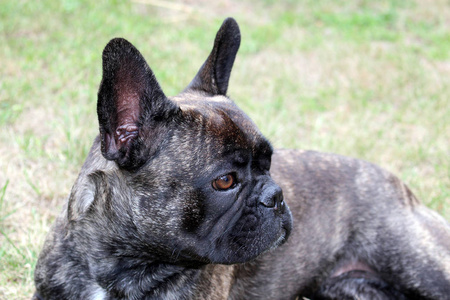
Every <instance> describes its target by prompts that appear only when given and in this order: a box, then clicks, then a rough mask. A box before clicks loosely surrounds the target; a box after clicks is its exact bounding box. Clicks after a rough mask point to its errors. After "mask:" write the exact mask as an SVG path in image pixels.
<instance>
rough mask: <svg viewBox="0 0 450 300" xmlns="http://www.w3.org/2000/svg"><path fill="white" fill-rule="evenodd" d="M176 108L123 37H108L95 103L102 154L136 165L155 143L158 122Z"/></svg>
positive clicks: (136, 51) (131, 167)
mask: <svg viewBox="0 0 450 300" xmlns="http://www.w3.org/2000/svg"><path fill="white" fill-rule="evenodd" d="M176 110H177V106H176V105H175V104H174V103H173V102H172V101H170V100H169V99H167V98H166V96H165V95H164V93H163V91H162V90H161V88H160V86H159V84H158V82H157V81H156V78H155V76H154V74H153V72H152V70H151V69H150V68H149V66H148V65H147V63H146V62H145V59H144V58H143V57H142V55H141V54H140V53H139V51H138V50H137V49H136V48H135V47H134V46H133V45H132V44H131V43H129V42H128V41H127V40H125V39H121V38H116V39H113V40H111V41H110V42H109V43H108V44H107V45H106V47H105V50H103V78H102V82H101V83H100V88H99V91H98V103H97V114H98V120H99V125H100V137H101V149H102V154H103V156H104V157H105V158H106V159H109V160H114V161H116V162H117V163H118V165H119V166H120V167H123V168H127V169H133V168H136V167H139V166H140V165H141V164H142V163H143V162H144V161H145V159H148V155H149V153H150V152H151V149H152V148H154V147H156V146H157V145H156V143H157V140H158V136H157V132H158V128H157V127H158V126H159V122H162V121H165V120H168V119H169V118H170V117H171V116H172V115H173V114H174V113H175V112H176ZM149 139H150V140H151V141H149Z"/></svg>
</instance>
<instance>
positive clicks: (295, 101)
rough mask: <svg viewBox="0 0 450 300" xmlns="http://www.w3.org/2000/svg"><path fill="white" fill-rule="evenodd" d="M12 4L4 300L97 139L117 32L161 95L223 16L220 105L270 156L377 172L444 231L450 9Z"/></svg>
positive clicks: (4, 166) (1, 134)
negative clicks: (254, 128) (229, 36)
mask: <svg viewBox="0 0 450 300" xmlns="http://www.w3.org/2000/svg"><path fill="white" fill-rule="evenodd" d="M189 3H190V4H189V5H187V4H183V3H182V2H169V1H156V0H135V1H131V2H122V1H96V2H95V4H94V2H93V1H92V2H90V1H83V0H65V1H11V0H5V1H3V2H2V5H1V6H0V44H1V45H2V46H0V61H1V66H2V67H1V68H0V128H1V130H0V170H2V171H1V173H0V299H29V298H30V295H31V294H32V292H33V282H32V274H33V269H34V266H35V263H36V259H37V255H38V253H39V251H40V248H41V246H42V243H43V240H44V237H45V234H46V232H47V231H48V230H49V227H50V226H51V223H52V221H53V220H54V218H55V216H56V215H57V214H58V213H59V211H60V209H61V207H62V204H63V203H64V201H65V197H66V196H67V195H68V193H69V190H70V188H71V185H72V184H73V182H74V180H75V178H76V176H77V173H78V171H79V169H80V167H81V164H82V163H83V161H84V159H85V157H86V155H87V153H88V151H89V147H90V145H91V143H92V140H93V138H94V137H95V135H96V134H97V130H98V129H97V128H98V127H97V126H98V125H97V119H96V118H97V117H96V114H95V108H96V92H97V88H98V84H99V82H100V79H101V52H102V50H103V47H104V46H105V45H106V43H107V42H108V41H109V40H110V39H111V38H113V37H116V36H122V37H125V38H127V39H128V40H129V41H131V42H132V43H134V44H135V45H136V46H137V47H138V48H139V49H140V50H141V51H142V53H143V54H144V56H145V57H146V58H147V61H148V62H149V65H150V66H151V67H152V69H153V71H154V72H155V74H156V76H157V78H158V80H159V82H160V84H161V86H162V87H163V89H164V90H165V93H166V94H167V95H174V94H176V93H178V92H179V91H180V90H182V89H183V88H184V87H185V85H186V84H187V83H189V81H190V80H191V79H192V77H193V76H194V74H195V73H196V71H197V70H198V68H199V67H200V65H201V64H202V63H203V60H204V59H205V58H206V56H207V55H208V53H209V50H210V48H211V46H212V42H213V38H214V35H215V33H216V30H217V29H218V28H219V26H220V24H221V22H222V20H223V19H224V18H225V17H227V16H233V17H235V18H236V19H237V20H238V22H239V24H240V26H241V30H242V45H241V49H240V52H239V54H238V58H237V60H236V62H235V68H234V71H233V73H232V78H231V83H230V88H229V94H230V95H231V97H232V98H234V99H235V101H236V102H237V103H238V104H239V105H240V107H241V108H243V109H244V110H245V111H246V112H247V113H248V114H249V115H250V116H251V117H252V118H253V119H254V120H255V122H256V123H257V124H258V125H259V126H260V128H261V130H262V132H263V133H265V134H266V135H267V136H268V138H269V139H270V140H271V141H272V142H273V144H274V145H275V146H276V147H285V148H307V149H316V150H320V151H326V152H335V153H340V154H344V155H348V156H354V157H358V158H361V159H365V160H369V161H372V162H374V163H377V164H379V165H381V166H383V167H385V168H387V169H388V170H390V171H392V172H393V173H395V174H397V175H398V176H399V177H400V178H402V179H403V180H404V181H405V182H406V183H407V184H408V185H409V186H410V187H411V189H412V190H413V191H414V193H415V194H416V195H417V196H418V197H419V198H421V199H422V200H423V201H424V202H425V203H426V204H427V205H428V206H430V207H431V208H433V209H435V210H437V211H438V212H439V213H441V214H442V215H444V216H445V217H446V218H447V219H450V205H449V199H450V145H449V141H450V100H449V99H450V85H449V84H448V80H449V78H450V23H449V22H448V20H450V9H449V8H450V7H449V4H448V2H447V1H445V0H430V1H426V2H425V1H419V0H417V1H413V0H405V1H396V0H391V1H389V0H382V1H364V0H359V1H356V0H354V1H341V0H340V1H331V0H317V1H313V0H306V1H288V0H286V1H256V0H253V1H246V2H243V3H242V1H235V0H223V1H216V2H213V3H210V2H207V1H204V0H196V1H190V2H189Z"/></svg>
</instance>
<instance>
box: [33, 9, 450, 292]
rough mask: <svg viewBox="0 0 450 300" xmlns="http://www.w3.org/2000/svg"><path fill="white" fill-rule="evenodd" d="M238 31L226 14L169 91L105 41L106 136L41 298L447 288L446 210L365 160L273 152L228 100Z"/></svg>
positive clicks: (128, 49)
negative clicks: (205, 49)
mask: <svg viewBox="0 0 450 300" xmlns="http://www.w3.org/2000/svg"><path fill="white" fill-rule="evenodd" d="M240 40H241V36H240V31H239V27H238V24H237V23H236V21H235V20H234V19H232V18H228V19H226V20H225V21H224V22H223V24H222V26H221V28H220V29H219V31H218V33H217V35H216V38H215V41H214V46H213V49H212V51H211V53H210V55H209V56H208V58H207V60H206V61H205V63H204V64H203V65H202V66H201V68H200V69H199V71H198V73H197V75H196V76H195V78H194V79H193V80H192V82H191V83H190V84H189V85H188V86H187V88H186V89H185V90H184V91H182V92H181V93H180V94H179V95H177V96H175V97H166V96H165V95H164V93H163V91H162V89H161V87H160V86H159V84H158V82H157V80H156V78H155V75H154V74H153V72H152V71H151V69H150V68H149V66H148V65H147V63H146V61H145V60H144V58H143V57H142V55H141V54H140V53H139V51H138V50H137V49H136V48H135V47H134V46H133V45H132V44H131V43H129V42H128V41H126V40H124V39H121V38H116V39H113V40H111V41H110V42H109V43H108V44H107V46H106V47H105V49H104V51H103V56H102V59H103V78H102V81H101V83H100V88H99V92H98V104H97V113H98V120H99V131H100V132H99V135H98V137H97V138H96V139H95V141H94V143H93V146H92V148H91V150H90V153H89V155H88V157H87V159H86V162H85V163H84V165H83V167H82V169H81V172H80V175H79V177H78V179H77V180H76V182H75V184H74V186H73V188H72V190H71V193H70V195H69V197H68V201H67V203H66V205H65V207H64V209H63V212H62V214H61V215H60V216H59V217H58V218H57V220H56V221H55V224H54V225H53V227H52V229H51V232H50V233H49V235H48V237H47V239H46V242H45V244H44V247H43V250H42V252H41V254H40V256H39V260H38V262H37V266H36V270H35V284H36V293H35V294H34V296H33V299H38V300H44V299H45V300H50V299H92V300H106V299H441V300H442V299H450V226H449V224H448V223H447V221H446V220H445V219H444V218H443V217H441V216H439V215H438V214H437V213H435V212H433V211H431V210H430V209H428V208H426V207H425V206H424V205H422V204H420V202H419V201H418V200H417V198H416V197H415V196H414V195H413V193H412V192H411V191H410V190H409V188H408V187H407V186H406V185H405V184H404V183H402V182H401V181H400V180H399V179H398V178H397V177H395V176H393V175H392V174H390V173H388V172H387V171H384V170H383V169H381V168H379V167H377V166H375V165H373V164H371V163H368V162H364V161H361V160H356V159H352V158H348V157H344V156H339V155H335V154H326V153H319V152H314V151H299V150H273V148H272V146H271V144H270V143H269V142H268V140H267V139H266V138H265V137H264V136H263V135H262V134H261V133H260V131H259V130H258V128H257V127H256V125H255V124H254V123H253V122H252V121H251V120H250V119H249V118H248V117H247V116H246V115H245V113H244V112H242V111H241V110H240V109H239V108H238V107H237V106H236V105H235V104H234V102H233V101H232V100H230V98H228V97H227V96H226V94H227V89H228V82H229V78H230V74H231V69H232V66H233V63H234V60H235V57H236V53H237V51H238V49H239V45H240Z"/></svg>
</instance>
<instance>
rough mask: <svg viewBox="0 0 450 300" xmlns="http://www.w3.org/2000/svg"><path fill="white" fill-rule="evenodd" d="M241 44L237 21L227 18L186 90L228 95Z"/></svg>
mask: <svg viewBox="0 0 450 300" xmlns="http://www.w3.org/2000/svg"><path fill="white" fill-rule="evenodd" d="M240 44H241V33H240V31H239V26H238V24H237V22H236V21H235V20H234V19H232V18H228V19H226V20H225V21H223V24H222V26H221V27H220V29H219V31H218V32H217V35H216V39H215V40H214V47H213V49H212V51H211V54H210V55H209V57H208V59H207V60H206V61H205V63H204V64H203V66H202V67H201V68H200V70H199V71H198V73H197V75H196V76H195V78H194V79H193V80H192V82H191V83H190V84H189V85H188V87H187V88H186V89H185V91H187V90H199V91H205V92H207V93H209V94H211V95H226V93H227V89H228V81H229V80H230V74H231V69H232V67H233V63H234V59H235V58H236V53H237V51H238V50H239V45H240Z"/></svg>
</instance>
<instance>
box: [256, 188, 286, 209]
mask: <svg viewBox="0 0 450 300" xmlns="http://www.w3.org/2000/svg"><path fill="white" fill-rule="evenodd" d="M260 203H261V204H262V205H264V206H265V207H268V208H273V209H274V210H275V211H277V212H279V213H283V212H284V207H285V204H284V200H283V191H282V190H281V188H279V187H278V188H276V189H275V191H271V192H268V193H265V194H264V195H263V196H262V197H261V201H260Z"/></svg>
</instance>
